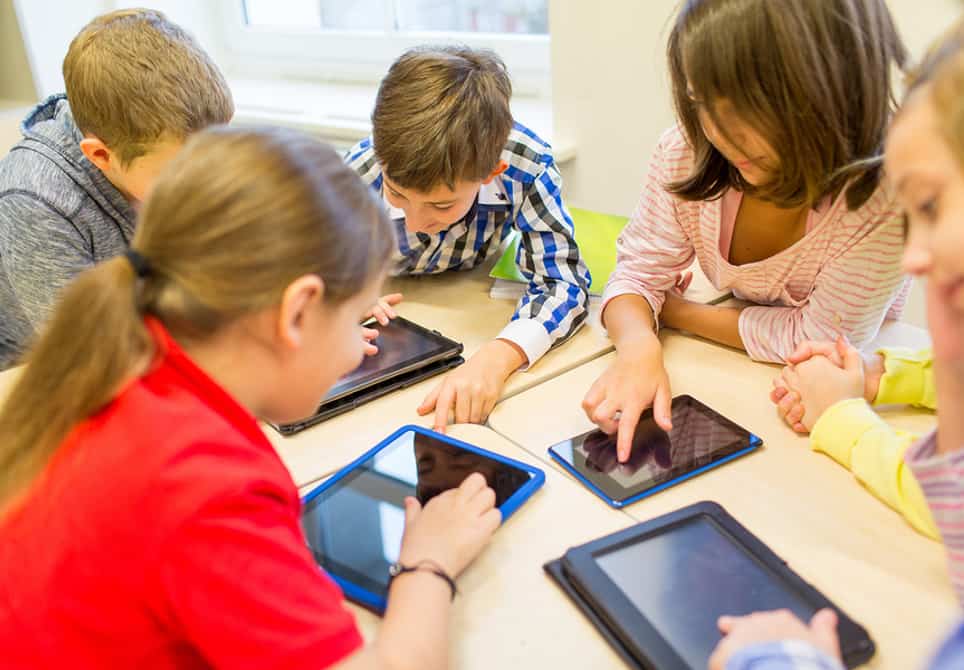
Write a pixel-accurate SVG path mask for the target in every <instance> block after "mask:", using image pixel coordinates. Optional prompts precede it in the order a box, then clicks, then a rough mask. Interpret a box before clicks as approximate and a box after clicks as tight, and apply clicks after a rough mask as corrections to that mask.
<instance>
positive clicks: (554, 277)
mask: <svg viewBox="0 0 964 670" xmlns="http://www.w3.org/2000/svg"><path fill="white" fill-rule="evenodd" d="M346 160H347V162H348V164H349V165H350V166H351V167H352V168H353V169H354V170H355V171H356V172H357V173H358V174H359V175H360V176H361V178H362V179H363V180H364V181H365V183H367V184H369V185H371V187H372V188H373V189H374V190H375V191H376V192H378V193H382V168H381V166H380V165H379V164H378V161H377V160H376V159H375V151H374V149H373V148H372V141H371V138H367V139H364V140H362V141H361V142H359V143H358V144H357V145H356V146H354V147H353V148H352V149H351V150H350V151H349V152H348V154H347V155H346ZM502 160H503V161H505V162H506V163H507V164H508V166H509V167H508V169H506V170H505V172H503V173H502V174H500V175H499V176H497V177H496V178H495V179H493V180H492V181H491V182H490V183H488V184H483V185H482V188H481V189H480V191H479V196H478V198H477V199H476V202H475V204H474V205H473V206H472V208H471V209H470V210H469V212H468V213H467V214H466V215H465V217H464V218H463V219H462V220H461V221H459V222H457V223H455V224H453V225H452V226H450V227H449V228H447V229H445V230H443V231H441V232H439V233H434V234H427V233H411V232H409V231H408V230H407V229H406V228H405V213H404V212H403V211H402V210H400V209H396V208H394V207H391V206H390V205H388V203H387V202H386V206H387V207H388V210H389V214H390V216H391V218H392V221H393V222H394V224H395V230H396V233H397V238H398V249H397V250H396V253H395V254H394V256H393V259H392V260H393V263H394V274H396V275H404V274H435V273H438V272H443V271H445V270H468V269H471V268H473V267H475V266H476V265H478V264H479V263H481V262H482V261H484V260H485V259H486V258H487V257H488V256H490V255H491V254H492V253H498V251H499V249H500V248H501V246H502V243H503V242H504V241H505V239H506V238H507V237H508V236H509V235H510V234H511V233H512V231H513V230H518V231H520V233H521V234H522V237H521V244H520V245H519V253H518V255H517V256H516V264H518V266H519V269H520V270H521V271H522V275H523V276H524V277H525V279H526V280H527V281H528V286H527V287H526V291H525V294H524V295H523V296H522V298H521V299H520V300H519V304H518V306H517V307H516V310H515V313H514V314H513V316H512V320H511V321H510V322H509V324H508V325H507V326H506V327H505V328H504V329H503V330H502V332H501V333H500V334H499V337H500V338H502V339H505V340H509V341H510V342H513V343H515V344H516V345H517V346H519V347H520V348H521V349H522V350H523V351H524V352H525V354H526V357H527V358H528V364H529V365H532V364H534V363H535V362H536V361H537V360H538V359H539V358H541V357H542V356H543V355H544V354H545V353H546V352H547V351H548V350H549V349H550V347H552V345H553V344H555V343H557V342H560V341H561V340H563V339H565V338H567V337H569V336H570V335H572V333H574V332H575V331H576V329H577V328H578V327H579V326H580V325H581V324H582V323H583V321H585V319H586V310H587V304H588V300H589V270H588V269H587V268H586V265H585V263H584V262H583V261H582V259H581V258H580V257H579V249H578V247H577V246H576V240H575V238H574V236H573V223H572V218H571V217H570V216H569V212H567V211H566V208H565V206H564V205H563V203H562V194H561V188H562V177H561V176H560V174H559V171H558V170H557V169H556V166H555V163H554V161H553V158H552V148H551V147H550V146H549V145H548V144H546V143H545V142H544V141H542V140H541V139H539V137H538V136H536V134H535V133H533V132H532V131H531V130H529V129H528V128H525V127H524V126H522V125H520V124H518V123H516V124H515V126H514V127H513V128H512V131H511V132H510V133H509V140H508V142H506V145H505V149H504V150H503V151H502ZM382 197H384V196H382Z"/></svg>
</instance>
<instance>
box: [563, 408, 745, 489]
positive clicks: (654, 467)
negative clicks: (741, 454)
mask: <svg viewBox="0 0 964 670" xmlns="http://www.w3.org/2000/svg"><path fill="white" fill-rule="evenodd" d="M750 439H751V436H750V434H749V433H748V432H747V431H745V430H743V429H742V428H740V427H739V426H737V425H736V424H733V423H732V422H730V421H728V420H726V419H724V418H723V417H721V416H720V415H718V414H717V413H716V412H714V411H713V410H711V409H709V408H708V407H706V406H704V405H702V404H700V403H698V402H697V401H695V400H693V399H692V398H690V397H688V396H680V397H678V398H675V399H674V400H673V429H672V430H671V431H670V432H669V433H667V432H666V431H664V430H663V429H662V428H660V427H659V426H658V425H657V424H656V422H655V420H653V415H652V411H650V410H647V411H646V412H645V413H644V414H643V416H642V417H641V418H640V420H639V423H638V424H637V426H636V432H635V433H634V435H633V446H632V451H631V452H630V456H629V459H628V460H627V461H626V462H625V463H619V462H618V460H617V457H616V436H615V435H607V434H606V433H604V432H602V431H600V430H594V431H592V432H589V433H585V434H583V435H580V436H578V437H575V438H573V439H571V440H567V441H565V442H561V443H559V444H557V445H555V446H554V447H553V448H552V450H553V451H554V452H555V453H556V454H557V455H558V456H559V457H560V458H562V459H564V460H565V461H566V462H568V463H569V464H570V465H572V466H573V468H575V469H576V470H577V471H578V472H579V473H580V474H581V475H582V476H584V477H585V478H586V479H588V480H589V481H591V482H592V483H593V484H595V485H596V486H598V487H599V488H600V489H602V491H603V492H604V493H605V494H606V495H607V496H608V497H610V498H612V499H614V500H625V499H627V498H630V497H632V496H634V495H636V494H637V493H640V492H642V491H645V490H646V489H649V488H652V487H653V486H656V485H658V484H661V483H663V482H666V481H669V480H671V479H674V478H676V477H679V476H680V475H683V474H685V473H687V472H690V471H692V470H695V469H697V468H699V467H702V466H704V465H707V464H709V463H712V462H714V461H717V460H720V459H721V458H725V457H726V456H729V455H732V454H734V453H736V452H737V451H739V450H740V449H743V448H745V447H747V446H749V444H750Z"/></svg>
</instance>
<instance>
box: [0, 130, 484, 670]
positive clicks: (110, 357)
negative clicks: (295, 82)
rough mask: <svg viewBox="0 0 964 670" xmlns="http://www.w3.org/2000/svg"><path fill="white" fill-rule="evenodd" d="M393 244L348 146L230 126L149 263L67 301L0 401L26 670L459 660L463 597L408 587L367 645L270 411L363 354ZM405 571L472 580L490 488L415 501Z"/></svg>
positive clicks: (190, 169)
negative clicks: (322, 549)
mask: <svg viewBox="0 0 964 670" xmlns="http://www.w3.org/2000/svg"><path fill="white" fill-rule="evenodd" d="M392 244H393V238H392V231H391V229H390V227H389V224H388V222H387V221H386V219H385V217H384V215H383V214H382V212H381V209H380V206H379V204H378V203H377V202H376V201H374V200H373V199H372V197H371V195H370V194H369V191H368V189H367V188H366V187H365V186H364V184H362V182H361V181H360V180H359V179H358V177H357V176H356V175H355V174H354V172H352V171H351V170H350V169H349V168H347V167H345V165H344V164H343V163H342V161H341V159H340V157H339V156H338V155H337V154H336V153H335V152H334V151H333V150H332V149H330V148H327V147H325V146H324V145H322V144H320V143H319V142H317V141H314V140H311V139H309V138H307V137H305V136H302V135H300V134H297V133H294V132H289V131H283V130H263V131H251V130H237V129H229V128H218V129H212V130H209V131H205V132H202V133H200V134H199V135H197V136H196V137H195V138H193V139H192V140H190V141H189V143H188V144H187V146H186V147H185V149H184V151H183V152H182V153H181V154H180V155H179V156H178V157H177V158H176V159H175V160H174V161H173V163H172V164H171V165H170V166H169V167H168V168H167V169H166V170H165V172H164V174H163V175H162V176H161V177H160V179H159V180H158V182H157V184H156V186H155V187H154V190H153V192H152V194H151V196H150V198H149V199H148V202H147V203H146V204H145V206H144V209H143V210H142V212H141V215H140V221H139V223H138V227H137V232H136V235H135V237H134V240H133V243H132V245H131V250H130V251H129V252H128V253H127V254H126V255H125V256H120V257H117V258H114V259H113V260H110V261H108V262H105V263H103V264H101V265H99V266H97V267H95V268H93V269H91V270H89V271H87V272H86V273H84V274H83V275H81V276H80V277H79V278H78V280H77V281H76V282H75V283H74V284H73V285H71V287H70V288H69V289H68V290H67V291H66V292H65V294H64V295H63V297H62V299H61V302H60V304H59V306H58V308H57V311H56V313H55V315H54V317H53V319H52V320H51V321H50V322H49V324H48V326H47V328H46V330H45V332H44V333H43V334H42V335H41V337H40V339H39V340H38V341H37V342H36V345H35V347H34V348H33V350H32V352H31V353H30V355H29V360H28V365H27V366H26V368H25V370H24V372H23V374H22V375H21V377H20V378H19V380H18V381H17V382H16V384H15V386H14V388H13V390H12V393H11V394H10V396H9V397H8V400H7V401H6V404H5V405H4V406H3V407H2V410H0V435H2V436H3V439H2V442H0V537H2V538H3V540H2V542H0V649H3V659H4V661H3V663H4V664H5V665H7V666H8V667H55V666H61V665H63V664H67V665H69V666H70V667H74V668H104V667H137V666H139V665H140V666H142V667H151V668H155V667H156V668H167V667H179V668H181V667H191V668H203V667H224V668H231V667H252V668H288V667H314V668H320V667H326V666H329V665H332V664H335V663H340V662H341V661H345V663H346V665H350V666H351V667H359V668H361V667H388V666H390V667H413V668H414V667H417V668H420V669H421V668H436V667H442V666H444V665H445V661H446V640H447V620H448V608H449V600H450V589H449V585H448V583H447V582H446V581H445V580H443V579H440V578H439V576H438V575H436V574H434V573H433V572H431V571H428V570H419V571H416V572H411V573H407V574H406V575H405V576H404V577H402V578H400V579H397V580H395V581H394V582H393V585H392V590H391V598H390V605H389V609H388V611H387V612H386V616H385V620H384V624H383V625H382V627H381V630H380V634H379V636H378V638H377V640H375V642H374V643H373V644H372V645H371V646H370V647H368V648H367V649H364V650H362V649H361V647H362V640H361V637H360V635H359V633H358V630H357V628H356V626H355V622H354V619H353V617H352V616H351V614H350V612H349V611H348V610H347V609H346V608H345V607H344V605H343V603H342V598H341V594H340V593H339V591H338V589H337V587H336V586H335V585H334V584H333V583H332V582H331V581H330V579H329V578H328V577H327V576H326V575H325V574H324V573H323V572H322V571H321V570H319V569H318V567H317V566H316V565H315V563H314V561H313V559H312V556H311V554H310V553H309V550H308V548H307V546H306V544H305V540H304V537H303V534H302V531H301V528H300V525H299V516H300V501H299V498H298V492H297V489H296V487H295V485H294V483H293V482H292V480H291V477H290V475H289V474H288V472H287V470H286V469H285V467H284V465H283V464H282V463H281V461H280V459H279V458H278V456H277V455H276V453H275V451H274V449H273V448H272V447H271V444H270V443H269V442H268V441H267V439H266V438H265V436H264V435H263V433H262V431H261V429H260V428H259V426H258V424H257V423H256V421H255V419H254V417H255V416H258V417H263V418H265V419H270V420H272V421H277V422H279V423H283V422H286V421H291V420H294V419H297V418H298V417H300V416H305V415H306V414H309V413H310V412H311V411H313V410H314V409H315V407H316V406H317V404H318V402H319V400H320V399H321V398H322V397H323V396H324V395H325V393H326V391H327V389H328V388H329V387H330V386H331V385H332V384H333V383H334V382H335V380H336V379H338V378H339V377H341V376H342V375H343V374H345V373H346V372H348V371H349V370H351V369H352V368H354V367H356V366H357V365H358V364H359V363H360V361H361V358H362V357H363V355H364V349H365V341H364V339H363V332H362V329H361V326H360V325H359V323H360V317H361V316H362V315H363V314H364V313H365V312H366V311H367V310H368V309H369V308H370V307H371V305H372V304H374V303H375V300H376V298H377V296H378V292H379V289H380V285H381V280H382V277H383V275H384V272H385V267H386V262H387V260H388V258H389V253H390V250H391V248H392ZM406 505H407V507H406V529H405V537H404V541H403V546H402V557H401V561H402V562H404V563H406V564H411V565H414V564H418V563H420V562H430V563H432V564H433V565H434V566H435V567H437V568H438V569H439V570H440V571H443V572H444V573H445V574H447V575H449V576H453V577H454V576H455V575H457V574H458V573H459V572H460V571H461V570H462V569H463V568H464V567H465V566H466V565H467V564H468V563H469V562H470V561H471V560H472V559H473V558H474V557H475V556H476V555H477V554H478V553H479V552H480V551H481V549H482V547H483V545H484V544H485V543H486V541H487V540H488V538H489V537H490V536H491V534H492V532H494V530H495V528H496V527H497V526H498V524H499V521H500V518H499V512H498V510H496V509H495V508H494V493H493V492H492V491H491V489H489V488H487V487H486V486H485V481H484V479H483V478H482V477H481V476H480V475H473V476H471V477H469V478H468V479H467V480H466V481H465V482H464V483H463V484H462V485H461V487H460V488H458V489H454V490H452V491H448V492H446V493H444V494H442V495H440V496H438V497H436V498H434V499H433V500H432V501H431V502H429V503H428V504H426V506H425V508H424V509H422V508H420V506H419V505H418V503H417V502H415V501H413V500H409V501H407V503H406Z"/></svg>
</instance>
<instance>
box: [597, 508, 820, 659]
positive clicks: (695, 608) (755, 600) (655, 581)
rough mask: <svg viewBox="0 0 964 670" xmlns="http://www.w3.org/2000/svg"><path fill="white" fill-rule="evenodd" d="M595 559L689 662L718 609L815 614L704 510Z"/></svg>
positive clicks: (709, 646)
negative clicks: (682, 521) (706, 514)
mask: <svg viewBox="0 0 964 670" xmlns="http://www.w3.org/2000/svg"><path fill="white" fill-rule="evenodd" d="M596 563H597V564H598V565H599V567H600V568H601V569H602V570H603V572H605V573H606V575H607V576H608V577H609V578H610V579H611V580H612V581H613V582H614V583H615V584H616V586H618V587H619V589H620V590H621V591H622V592H623V594H624V595H625V596H626V597H627V598H628V599H629V600H630V601H631V602H632V603H633V605H634V606H635V607H636V609H638V610H639V611H640V613H641V614H642V615H643V616H644V617H646V619H647V620H648V621H649V622H650V623H651V624H652V625H653V626H654V627H655V628H656V629H657V631H658V632H659V634H660V635H661V636H662V637H663V638H664V639H665V640H666V641H667V642H669V644H670V646H672V647H673V648H674V649H675V650H676V652H677V653H678V654H680V656H682V657H683V660H684V661H686V663H687V664H689V665H690V667H693V668H705V667H706V663H707V661H708V660H709V657H710V654H711V653H712V652H713V649H714V648H715V647H716V643H717V642H718V641H719V639H720V633H719V630H718V629H717V626H716V621H717V619H718V618H719V617H720V616H722V615H724V614H733V615H743V614H749V613H751V612H757V611H761V610H772V609H782V608H787V609H789V610H790V611H792V612H793V613H794V614H795V615H797V616H798V617H800V618H801V619H802V620H804V621H809V620H810V617H811V616H813V613H814V608H813V607H812V606H811V605H810V604H809V603H808V602H807V601H805V600H804V599H803V598H802V597H801V596H800V594H798V593H796V592H795V591H793V590H792V589H790V588H789V587H788V586H787V585H786V584H785V583H784V581H783V580H781V579H779V578H777V576H776V575H775V574H773V573H771V572H770V571H769V570H768V569H767V568H766V567H764V566H763V565H762V564H761V563H759V562H758V561H757V560H756V559H754V558H753V557H752V556H750V555H749V554H747V553H746V550H745V549H744V548H743V546H742V545H741V544H739V543H738V542H736V541H734V540H733V539H732V538H731V536H730V535H729V534H728V533H727V532H726V531H725V530H724V529H723V528H721V527H719V526H718V525H717V524H716V523H714V522H713V520H712V519H711V518H710V517H708V516H705V515H703V516H698V517H694V518H692V519H690V520H688V521H686V522H684V523H682V524H680V525H675V526H671V527H669V528H666V529H665V530H663V531H662V532H660V533H658V534H656V535H653V536H650V537H647V538H646V539H644V540H642V541H640V542H637V543H635V544H631V545H629V546H627V547H625V548H622V549H616V550H614V551H609V552H606V553H604V554H601V555H597V556H596Z"/></svg>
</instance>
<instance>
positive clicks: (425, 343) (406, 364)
mask: <svg viewBox="0 0 964 670" xmlns="http://www.w3.org/2000/svg"><path fill="white" fill-rule="evenodd" d="M372 327H373V328H375V329H376V330H377V331H378V338H377V339H376V340H375V341H374V344H375V345H376V346H377V347H378V353H377V354H375V355H374V356H366V357H365V360H363V361H362V364H361V365H359V366H358V367H357V368H355V369H354V370H352V371H351V372H349V373H348V374H347V375H345V376H344V377H342V378H341V379H339V380H338V382H337V383H336V384H335V385H334V386H333V387H332V388H331V390H330V391H329V392H328V395H326V396H325V399H324V402H329V401H331V400H335V399H337V398H340V397H342V396H344V395H345V394H346V393H351V392H352V391H355V390H358V389H361V388H365V387H366V386H368V385H370V384H373V383H375V382H377V381H380V380H381V379H383V378H385V377H386V376H387V375H395V374H401V373H403V372H407V371H408V370H411V369H413V368H414V367H417V366H418V365H423V364H426V363H430V362H433V361H435V360H437V359H438V358H439V357H441V356H443V355H445V354H447V353H449V352H451V353H452V354H453V355H454V354H456V353H458V350H459V347H458V344H457V343H455V342H452V341H450V340H447V339H446V338H443V337H441V336H439V335H436V334H435V333H432V332H430V331H428V330H425V329H423V328H420V327H418V326H415V325H414V324H411V323H410V322H407V321H405V320H403V319H395V320H393V321H391V322H390V323H389V324H388V325H387V326H382V325H379V324H374V325H373V326H372Z"/></svg>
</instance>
